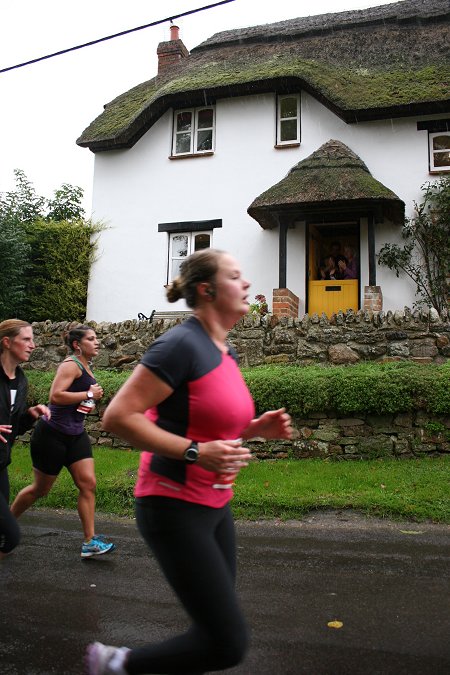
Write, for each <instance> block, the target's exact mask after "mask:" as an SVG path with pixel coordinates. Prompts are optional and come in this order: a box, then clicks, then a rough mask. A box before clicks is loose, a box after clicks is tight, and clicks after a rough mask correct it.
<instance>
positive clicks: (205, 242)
mask: <svg viewBox="0 0 450 675" xmlns="http://www.w3.org/2000/svg"><path fill="white" fill-rule="evenodd" d="M210 246H211V237H210V235H209V234H196V235H195V238H194V251H201V250H202V249H203V248H209V247H210Z"/></svg>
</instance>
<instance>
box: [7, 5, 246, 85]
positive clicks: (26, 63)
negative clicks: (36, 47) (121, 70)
mask: <svg viewBox="0 0 450 675" xmlns="http://www.w3.org/2000/svg"><path fill="white" fill-rule="evenodd" d="M229 2H234V0H221V1H220V2H215V3H214V4H212V5H205V6H204V7H198V8H197V9H190V10H189V11H187V12H182V13H181V14H174V15H173V16H168V17H166V18H165V19H159V20H158V21H152V23H146V24H145V25H144V26H138V27H137V28H130V29H129V30H123V31H121V32H120V33H114V35H108V36H106V37H103V38H99V39H98V40H91V41H90V42H85V43H84V44H82V45H77V46H76V47H69V48H68V49H61V50H60V51H59V52H53V54H47V55H46V56H39V57H38V58H37V59H31V60H30V61H24V62H23V63H18V64H17V65H15V66H8V68H2V69H0V74H1V73H6V72H7V71H8V70H15V69H16V68H23V67H24V66H29V65H31V64H32V63H38V62H39V61H45V60H46V59H52V58H53V57H54V56H61V55H62V54H67V53H68V52H74V51H76V50H77V49H84V47H91V46H92V45H97V44H99V43H100V42H106V41H107V40H113V39H114V38H117V37H121V36H122V35H128V34H129V33H136V31H138V30H144V28H151V27H152V26H158V25H159V24H161V23H165V22H166V21H173V20H174V19H180V18H181V17H183V16H189V14H196V13H197V12H203V11H204V10H206V9H213V7H218V6H219V5H226V4H227V3H229Z"/></svg>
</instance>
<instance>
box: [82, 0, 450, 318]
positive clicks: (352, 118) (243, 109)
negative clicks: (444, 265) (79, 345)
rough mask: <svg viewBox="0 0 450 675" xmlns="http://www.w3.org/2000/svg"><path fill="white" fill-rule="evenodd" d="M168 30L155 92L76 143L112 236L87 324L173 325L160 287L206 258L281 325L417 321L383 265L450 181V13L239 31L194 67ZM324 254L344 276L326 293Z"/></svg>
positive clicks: (418, 2) (372, 12)
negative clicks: (237, 266) (434, 188)
mask: <svg viewBox="0 0 450 675" xmlns="http://www.w3.org/2000/svg"><path fill="white" fill-rule="evenodd" d="M170 30H171V35H170V38H171V39H170V40H168V41H167V42H162V43H160V45H159V46H158V50H157V55H155V70H156V65H157V69H158V72H157V75H156V76H155V77H153V78H152V79H150V80H148V81H147V82H144V83H142V84H140V85H138V86H136V87H134V88H133V89H131V90H130V91H128V92H126V93H124V94H121V95H120V96H118V97H117V98H116V99H114V100H113V101H111V102H110V103H108V104H107V105H106V106H105V108H104V111H103V112H102V113H101V114H100V115H99V117H97V119H95V120H94V121H93V122H92V123H91V124H90V125H89V126H88V127H87V129H85V130H84V131H83V133H82V134H81V136H80V137H79V139H78V140H77V143H78V145H80V146H81V147H86V148H89V149H90V150H91V151H92V152H94V153H95V155H96V156H95V178H94V189H93V211H94V217H95V219H97V220H102V221H103V222H105V223H106V224H107V228H106V229H105V230H104V231H103V232H102V233H101V239H100V246H99V255H98V260H97V261H96V263H95V264H94V267H93V270H92V275H91V279H90V283H89V298H88V318H89V319H93V320H96V321H120V320H123V319H129V318H136V317H137V315H138V314H139V313H140V312H142V313H143V314H145V315H146V316H148V315H149V314H150V313H151V312H152V310H159V311H167V310H169V309H174V306H173V305H169V304H168V303H167V301H166V300H165V285H166V284H167V283H168V282H169V281H170V280H171V278H172V277H173V275H175V274H176V273H177V270H178V268H179V265H180V262H181V261H182V260H183V258H184V257H185V256H186V255H188V254H189V253H191V252H192V251H194V250H196V249H198V248H203V247H207V246H214V247H215V248H220V249H225V250H227V251H229V252H230V253H232V254H233V255H235V256H236V257H237V258H238V259H239V261H240V263H241V265H242V269H243V271H244V274H245V276H246V278H248V279H250V280H251V281H252V293H254V294H255V295H256V294H264V295H265V296H266V298H267V300H268V302H269V307H270V309H271V310H272V311H273V312H274V313H278V314H286V313H287V314H289V315H291V316H299V315H300V316H302V315H303V314H304V313H305V312H309V313H313V312H319V313H321V312H322V311H325V312H326V313H328V314H330V313H331V312H333V311H336V310H338V309H343V310H345V309H347V308H352V309H359V308H363V307H367V308H369V309H381V308H383V309H384V310H389V309H391V310H395V309H398V308H402V307H403V306H404V305H409V306H412V304H413V302H414V287H413V286H412V285H411V284H410V283H409V282H408V280H407V279H406V278H402V277H400V278H396V277H395V275H394V273H393V272H391V271H390V270H389V269H387V268H383V267H381V266H379V265H378V264H377V251H379V250H380V248H381V247H382V246H383V245H384V244H385V243H387V242H396V241H399V240H400V232H401V225H402V222H403V220H404V217H405V215H406V216H411V215H412V214H413V208H414V202H415V201H416V202H418V201H420V200H421V196H422V192H421V186H422V185H423V184H424V183H426V182H427V181H430V180H434V179H435V178H436V177H438V176H439V175H441V174H442V172H445V171H449V170H450V105H449V98H450V97H449V91H450V87H449V82H450V63H449V62H450V58H449V3H448V0H404V1H403V2H397V3H394V4H389V5H384V6H380V7H374V8H371V9H366V10H360V11H350V12H340V13H334V14H325V15H320V16H310V17H300V18H296V19H292V20H289V21H282V22H278V23H274V24H268V25H263V26H252V27H249V28H241V29H237V30H229V31H225V32H221V33H217V34H216V35H213V36H212V37H211V38H209V39H208V40H206V41H205V42H203V43H202V44H200V45H199V46H198V47H196V48H195V49H193V50H192V51H191V52H190V53H189V52H188V51H187V49H186V47H185V46H184V44H183V42H182V40H181V39H180V35H179V29H178V28H177V27H176V26H171V29H170ZM156 57H157V58H156ZM344 248H345V251H344ZM331 252H333V253H334V254H335V255H337V256H339V257H340V256H342V255H343V254H344V253H345V254H346V261H347V262H349V265H348V268H347V270H350V268H352V269H353V273H352V275H349V274H348V275H347V276H346V277H344V279H333V275H332V274H331V275H329V274H328V272H327V273H325V278H323V277H324V266H325V261H326V259H327V258H328V257H329V254H330V253H331ZM344 263H345V260H344ZM341 276H342V275H341ZM177 309H183V308H182V307H177Z"/></svg>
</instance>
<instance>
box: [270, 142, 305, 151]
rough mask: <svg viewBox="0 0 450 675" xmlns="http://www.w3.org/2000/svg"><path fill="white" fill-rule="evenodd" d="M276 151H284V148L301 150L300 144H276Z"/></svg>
mask: <svg viewBox="0 0 450 675" xmlns="http://www.w3.org/2000/svg"><path fill="white" fill-rule="evenodd" d="M273 147H274V148H275V150H284V148H299V147H300V143H297V142H296V143H276V144H275V145H274V146H273Z"/></svg>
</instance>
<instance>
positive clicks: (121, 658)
mask: <svg viewBox="0 0 450 675" xmlns="http://www.w3.org/2000/svg"><path fill="white" fill-rule="evenodd" d="M129 651H130V650H129V649H128V648H127V647H119V648H118V649H117V651H116V653H115V654H114V656H113V657H112V659H111V661H110V662H109V663H108V668H109V670H110V671H111V672H112V673H117V675H128V673H127V671H126V670H125V669H124V667H123V664H124V662H125V657H126V655H127V654H128V652H129Z"/></svg>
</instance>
